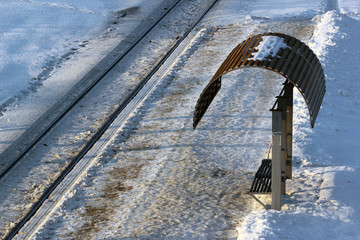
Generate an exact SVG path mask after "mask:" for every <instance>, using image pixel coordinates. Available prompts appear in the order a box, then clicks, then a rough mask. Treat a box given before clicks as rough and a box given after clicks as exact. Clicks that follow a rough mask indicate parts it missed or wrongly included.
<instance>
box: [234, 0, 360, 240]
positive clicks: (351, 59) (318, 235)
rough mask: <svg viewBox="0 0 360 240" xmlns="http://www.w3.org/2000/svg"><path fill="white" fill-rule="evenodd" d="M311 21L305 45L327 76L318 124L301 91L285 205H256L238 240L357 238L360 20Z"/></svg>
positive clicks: (332, 16)
mask: <svg viewBox="0 0 360 240" xmlns="http://www.w3.org/2000/svg"><path fill="white" fill-rule="evenodd" d="M356 5H359V4H356ZM347 6H349V5H347ZM354 9H356V8H354ZM341 12H343V11H341ZM315 21H318V25H317V29H316V30H315V32H314V35H313V37H312V39H311V41H310V47H311V48H312V49H313V50H314V52H315V53H316V54H317V55H318V56H319V59H320V61H321V63H322V65H323V68H324V71H325V74H326V81H327V93H326V96H325V98H324V102H323V105H322V109H321V111H320V114H319V117H318V119H317V124H316V126H315V128H314V129H310V128H309V126H308V116H307V113H306V111H305V110H303V109H305V108H304V106H303V102H302V100H301V96H299V95H298V96H297V97H296V99H295V110H294V113H295V116H294V120H295V121H294V147H295V149H294V160H295V173H294V176H293V180H291V181H287V183H288V186H287V195H286V196H284V197H283V203H284V205H283V210H282V211H280V212H278V211H273V210H270V211H265V210H258V211H255V212H253V213H252V214H250V215H248V216H247V217H246V219H245V221H244V224H243V225H242V226H241V227H239V228H238V231H239V238H238V239H359V238H360V229H359V227H358V226H359V225H360V204H359V203H358V199H359V198H360V192H359V191H358V186H359V184H360V179H359V177H358V176H360V168H359V167H360V164H359V161H358V156H359V155H360V150H359V146H358V145H359V144H358V136H359V133H360V127H359V124H358V123H359V122H360V121H359V120H360V113H359V110H358V109H359V104H360V101H359V97H360V96H359V91H358V90H357V89H359V87H360V82H359V80H358V76H359V74H360V68H359V66H358V64H357V63H359V62H360V58H359V53H360V48H359V47H358V46H357V43H358V42H359V41H360V35H359V31H358V29H360V23H359V22H358V21H357V20H355V19H354V18H353V17H350V16H348V15H345V14H342V13H339V12H338V11H336V10H333V11H329V12H327V13H326V14H324V15H322V16H320V17H317V18H316V19H315ZM296 165H297V166H296Z"/></svg>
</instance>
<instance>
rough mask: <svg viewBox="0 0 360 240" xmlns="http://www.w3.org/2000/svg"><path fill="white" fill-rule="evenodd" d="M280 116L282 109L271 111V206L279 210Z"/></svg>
mask: <svg viewBox="0 0 360 240" xmlns="http://www.w3.org/2000/svg"><path fill="white" fill-rule="evenodd" d="M281 118H282V111H279V110H273V111H272V160H271V198H272V203H271V208H272V209H275V210H281V185H282V184H281V175H282V174H281V125H282V124H281Z"/></svg>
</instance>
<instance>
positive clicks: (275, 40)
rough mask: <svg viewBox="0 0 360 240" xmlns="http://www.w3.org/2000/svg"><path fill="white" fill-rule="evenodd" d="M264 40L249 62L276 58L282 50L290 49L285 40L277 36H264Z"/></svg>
mask: <svg viewBox="0 0 360 240" xmlns="http://www.w3.org/2000/svg"><path fill="white" fill-rule="evenodd" d="M262 38H263V40H262V41H261V42H260V43H259V45H258V46H257V47H256V48H255V49H256V50H257V52H255V53H254V54H253V56H252V57H251V58H249V60H254V61H256V60H260V61H261V60H264V59H265V58H268V57H275V56H276V53H277V52H278V51H279V50H280V48H290V47H289V46H288V45H287V44H286V43H285V42H284V39H283V38H281V37H277V36H264V37H262Z"/></svg>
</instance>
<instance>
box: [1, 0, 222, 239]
mask: <svg viewBox="0 0 360 240" xmlns="http://www.w3.org/2000/svg"><path fill="white" fill-rule="evenodd" d="M178 2H179V1H178ZM178 2H177V3H178ZM177 3H176V4H177ZM216 3H217V0H214V2H213V3H212V4H211V5H210V7H209V8H208V9H207V10H206V11H205V12H204V13H203V14H202V15H201V16H200V18H199V19H198V20H197V21H196V22H195V23H194V24H193V25H192V26H191V27H190V28H189V30H188V31H186V32H185V33H184V35H183V36H182V37H181V38H180V39H178V40H177V42H176V44H175V45H174V46H173V47H172V48H171V49H170V50H169V51H168V52H167V53H166V55H165V56H163V57H162V59H161V61H160V62H159V63H158V64H157V65H156V66H155V67H154V68H153V69H152V70H151V72H150V73H149V74H148V75H147V76H146V77H145V78H144V79H143V80H142V81H141V83H140V84H139V85H138V86H137V87H136V89H135V90H134V91H133V92H132V93H131V94H130V96H128V97H127V98H126V100H125V101H124V102H123V103H122V104H121V105H120V106H119V107H118V108H117V109H116V110H115V112H114V113H113V114H111V116H110V117H109V119H108V120H107V121H106V122H105V124H104V125H103V126H102V127H101V128H100V129H99V130H98V131H97V132H96V133H95V134H94V135H93V136H92V138H91V139H90V140H89V142H88V143H87V144H86V146H85V147H84V148H83V149H82V150H81V151H80V152H79V153H78V155H77V156H76V158H75V159H74V160H73V161H72V162H71V163H70V164H69V166H68V167H67V168H66V169H65V170H64V171H63V172H62V173H61V175H60V176H59V177H58V178H57V179H56V180H55V181H54V183H53V184H52V185H51V186H50V187H49V188H48V189H47V190H46V191H45V192H44V193H43V195H42V196H41V197H40V199H39V200H38V201H37V202H36V203H35V204H34V206H33V207H32V208H31V210H30V211H29V212H28V213H27V214H26V215H25V216H24V217H23V218H22V219H21V220H20V222H19V223H17V224H16V226H15V227H14V228H13V229H12V230H11V231H10V233H9V234H8V235H7V236H6V237H5V239H12V238H13V237H14V236H15V235H16V234H17V233H18V232H19V230H20V229H21V228H22V227H23V226H24V225H25V224H26V223H27V222H28V221H29V220H30V219H31V218H32V217H33V216H34V215H35V213H36V212H37V211H38V210H39V208H40V207H41V206H42V205H43V203H44V202H45V201H46V200H47V199H48V198H49V196H50V195H51V193H52V192H53V191H54V190H55V189H56V187H57V186H58V185H59V184H60V183H61V182H62V181H63V180H64V178H65V177H66V176H67V175H68V174H69V173H70V172H71V171H72V170H73V168H74V167H75V166H76V164H77V163H78V162H79V161H80V160H81V159H82V158H83V157H84V156H85V155H86V154H87V152H89V150H90V149H91V148H92V147H93V146H94V145H95V143H96V142H97V141H98V140H99V139H100V138H101V136H102V135H103V134H104V133H105V131H106V130H107V129H108V128H109V127H110V125H111V124H112V123H113V122H114V120H115V119H116V117H117V116H118V115H119V114H120V113H121V112H122V111H123V110H124V109H125V108H126V106H127V105H129V103H131V101H132V100H133V98H134V97H135V96H136V95H137V94H138V93H139V91H140V90H141V89H142V88H143V87H144V85H145V84H146V83H147V82H148V81H149V79H150V78H151V77H152V76H153V75H154V74H155V73H156V72H157V71H158V70H159V68H160V67H161V66H162V65H163V64H164V63H165V61H166V60H167V59H168V58H169V57H170V55H171V54H172V53H173V52H174V51H175V49H176V48H177V47H178V46H179V45H180V44H181V43H182V42H183V41H184V39H185V38H186V37H187V36H188V35H189V34H190V32H191V31H192V30H193V29H194V28H195V27H196V26H197V25H198V24H199V23H200V21H201V20H202V19H203V18H204V17H205V15H206V14H207V13H208V12H209V11H210V10H211V9H212V8H213V6H214V5H215V4H216ZM112 67H113V66H112ZM107 72H108V71H107ZM69 111H70V110H69Z"/></svg>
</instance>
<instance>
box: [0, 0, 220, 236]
mask: <svg viewBox="0 0 360 240" xmlns="http://www.w3.org/2000/svg"><path fill="white" fill-rule="evenodd" d="M181 2H185V3H183V4H186V1H184V0H178V1H176V2H174V4H173V5H172V6H171V7H170V8H169V9H168V10H167V11H166V12H165V13H164V14H163V15H162V16H161V17H160V18H159V19H158V20H157V21H156V22H155V23H154V24H153V25H152V26H151V27H150V28H149V29H147V30H146V31H145V32H144V33H143V34H142V35H141V37H140V38H138V39H137V40H136V41H134V42H133V43H132V44H131V46H130V47H129V48H128V49H127V50H126V51H125V52H124V53H123V54H121V55H120V56H117V57H116V59H115V60H114V61H112V63H111V64H110V65H108V66H106V67H105V68H104V69H103V70H102V71H101V73H100V74H98V76H97V77H96V79H95V80H94V81H92V83H91V84H90V85H89V86H88V87H87V88H86V89H85V90H84V91H82V92H81V94H80V95H79V96H78V97H76V98H75V99H74V100H73V101H72V102H71V103H68V104H67V106H65V107H64V106H62V107H61V112H60V113H58V114H57V115H56V117H55V118H54V119H52V120H51V121H50V122H49V123H48V125H47V126H46V128H45V129H44V130H43V131H41V133H40V134H39V135H37V136H35V137H33V140H32V141H31V143H30V144H28V145H27V146H26V147H25V148H24V149H23V150H21V151H20V153H19V154H18V155H17V156H16V157H15V158H14V159H13V160H11V161H10V163H9V164H7V165H6V167H4V168H3V169H1V172H0V181H1V180H2V179H3V178H5V177H6V176H7V175H8V174H9V173H11V172H12V170H14V168H15V166H17V165H19V164H21V161H22V160H23V159H24V158H25V157H26V156H27V155H29V154H30V153H31V151H32V150H33V149H36V148H40V147H39V145H40V146H41V147H42V146H43V145H45V144H44V143H42V142H41V141H42V140H43V139H44V138H45V137H46V136H47V135H48V134H49V133H50V132H51V131H54V130H53V129H54V128H55V127H56V126H57V124H59V122H61V121H62V120H63V119H64V118H65V117H66V116H67V115H69V114H70V112H71V111H72V109H74V108H76V107H79V106H78V105H79V104H80V103H81V101H82V100H83V99H84V98H85V97H86V96H87V95H88V94H89V93H91V91H93V89H94V88H95V87H96V86H97V85H98V84H99V83H100V82H101V81H102V80H103V79H104V78H105V77H106V76H108V75H109V74H112V71H113V70H114V68H116V67H117V66H118V65H119V64H121V63H122V60H123V59H124V58H125V57H126V56H127V55H128V54H130V53H131V52H132V51H134V49H135V48H136V47H137V46H138V45H140V44H141V42H142V41H147V40H148V39H147V38H149V35H151V31H153V29H154V28H155V27H156V26H158V25H160V24H161V23H162V21H163V20H164V18H166V16H167V15H168V14H170V13H171V12H172V11H175V9H176V7H178V5H180V4H181ZM215 3H216V0H215V1H212V2H210V1H208V2H207V4H208V6H206V7H204V8H203V10H202V11H201V12H200V13H198V14H199V15H198V17H197V18H196V20H195V21H194V22H193V23H192V24H191V26H190V27H188V28H187V29H186V31H184V33H183V35H182V36H180V37H178V39H177V41H175V43H174V44H173V45H172V46H171V48H170V49H168V50H167V51H166V53H164V54H162V57H161V59H160V60H159V61H157V63H156V64H155V65H154V67H153V68H152V69H151V71H149V72H148V73H147V74H146V76H145V77H144V78H143V79H142V80H141V81H140V83H139V84H137V86H136V87H135V88H134V89H133V90H132V91H131V93H130V94H129V95H127V97H126V99H125V100H123V101H122V102H121V104H119V106H117V108H116V109H115V110H113V111H112V112H111V114H110V115H109V116H108V117H107V119H106V120H105V121H104V122H103V123H102V125H101V127H99V128H98V129H97V131H96V132H95V133H94V134H92V135H91V137H89V139H88V141H87V142H86V144H85V146H83V147H82V148H81V150H80V151H79V152H78V153H76V154H75V155H76V156H74V158H72V160H71V162H70V163H69V164H67V166H66V168H64V169H63V171H62V172H61V173H60V174H59V176H57V178H56V179H55V181H53V182H52V183H51V184H50V185H49V186H47V187H46V188H45V189H44V191H43V193H42V194H41V197H40V198H39V199H37V201H36V202H35V203H34V204H32V206H31V208H30V209H29V210H28V211H27V212H26V214H25V215H24V216H21V217H20V218H19V219H15V221H13V222H15V223H14V224H13V225H12V227H11V228H10V229H9V231H8V232H7V233H6V234H5V236H4V238H5V239H13V238H15V239H28V238H31V237H32V236H33V235H34V234H35V232H36V230H37V229H38V228H39V227H40V226H41V225H42V224H43V223H44V221H45V220H46V216H47V215H49V214H50V213H51V212H52V211H53V210H54V209H55V208H56V206H58V204H59V202H60V201H61V199H62V196H63V194H65V193H66V192H67V191H69V189H71V187H72V186H73V185H74V184H75V183H76V180H77V179H78V178H80V177H81V176H82V174H83V173H84V172H85V171H86V169H88V168H89V166H90V165H91V160H92V159H94V158H96V156H97V155H98V154H99V153H100V152H101V151H102V149H103V148H104V147H105V146H106V145H107V142H108V141H110V140H111V136H113V135H114V133H115V132H116V131H117V129H119V128H121V127H122V125H123V124H124V122H126V121H127V119H128V118H129V116H130V115H131V114H132V112H134V111H135V109H136V108H137V106H139V105H140V104H141V103H142V101H143V100H144V99H146V98H147V97H148V96H149V94H150V93H151V92H152V91H153V89H154V88H156V85H157V84H158V83H159V81H160V80H161V77H163V76H164V74H165V73H166V71H167V70H168V69H169V68H171V66H172V65H173V64H174V63H175V62H176V60H177V58H178V56H180V55H181V53H182V52H183V51H185V50H186V48H187V47H188V45H189V44H190V42H191V40H192V39H193V38H195V37H196V34H197V31H196V30H194V29H195V28H196V26H198V24H199V22H200V21H201V19H202V18H203V17H204V16H205V15H206V14H207V12H208V11H209V10H210V9H211V8H212V7H213V6H214V5H215ZM99 140H101V141H99ZM19 232H20V233H21V234H19Z"/></svg>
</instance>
